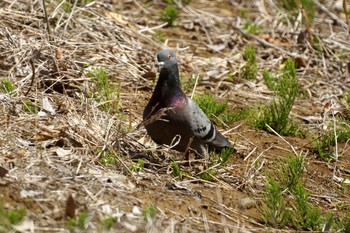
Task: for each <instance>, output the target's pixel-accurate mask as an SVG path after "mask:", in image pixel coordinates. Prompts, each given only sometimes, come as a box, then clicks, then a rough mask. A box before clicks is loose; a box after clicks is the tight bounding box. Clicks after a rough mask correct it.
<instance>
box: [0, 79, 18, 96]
mask: <svg viewBox="0 0 350 233" xmlns="http://www.w3.org/2000/svg"><path fill="white" fill-rule="evenodd" d="M0 90H1V92H6V93H11V92H12V91H13V90H15V87H14V85H13V84H12V82H11V80H10V79H4V80H2V81H1V88H0Z"/></svg>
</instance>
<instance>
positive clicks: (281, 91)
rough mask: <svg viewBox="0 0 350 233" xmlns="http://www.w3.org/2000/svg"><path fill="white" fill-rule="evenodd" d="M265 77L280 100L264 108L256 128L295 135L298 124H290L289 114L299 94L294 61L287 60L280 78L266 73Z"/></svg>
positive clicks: (268, 85)
mask: <svg viewBox="0 0 350 233" xmlns="http://www.w3.org/2000/svg"><path fill="white" fill-rule="evenodd" d="M263 77H264V80H265V83H266V85H267V87H268V88H269V89H270V90H272V91H274V92H275V94H276V96H277V97H278V100H276V99H273V100H272V101H271V102H270V105H269V106H267V107H263V108H262V111H261V116H260V117H259V119H257V120H256V122H255V123H256V126H257V127H258V128H260V129H263V130H266V131H268V132H270V131H271V130H270V129H269V127H268V126H267V125H269V126H270V127H271V128H272V129H274V130H275V131H276V132H277V133H279V134H281V135H295V134H296V132H297V130H298V125H297V124H289V113H290V111H291V110H292V107H293V104H294V101H295V99H296V97H297V95H298V93H299V84H298V79H297V77H296V69H295V64H294V61H293V60H291V59H289V60H287V62H286V64H285V66H284V68H283V70H282V74H281V76H280V77H273V76H272V75H271V74H270V73H269V72H267V71H265V72H264V73H263Z"/></svg>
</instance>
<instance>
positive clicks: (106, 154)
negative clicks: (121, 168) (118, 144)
mask: <svg viewBox="0 0 350 233" xmlns="http://www.w3.org/2000/svg"><path fill="white" fill-rule="evenodd" d="M97 154H99V158H100V162H101V164H102V165H104V166H114V165H116V164H117V160H116V158H115V155H114V154H113V152H112V151H109V150H102V149H100V148H98V149H97Z"/></svg>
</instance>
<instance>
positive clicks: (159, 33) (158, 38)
mask: <svg viewBox="0 0 350 233" xmlns="http://www.w3.org/2000/svg"><path fill="white" fill-rule="evenodd" d="M152 38H153V40H155V41H157V42H159V43H164V42H165V34H164V33H163V32H162V31H156V32H155V33H154V34H153V35H152Z"/></svg>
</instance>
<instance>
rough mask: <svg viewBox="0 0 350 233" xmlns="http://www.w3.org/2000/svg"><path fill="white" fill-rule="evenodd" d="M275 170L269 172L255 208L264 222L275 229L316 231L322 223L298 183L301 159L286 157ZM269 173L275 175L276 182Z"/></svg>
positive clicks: (300, 184)
mask: <svg viewBox="0 0 350 233" xmlns="http://www.w3.org/2000/svg"><path fill="white" fill-rule="evenodd" d="M277 167H278V169H274V170H273V171H270V172H269V173H270V174H269V179H268V184H267V185H266V186H265V190H264V191H265V192H264V194H263V196H262V202H263V204H264V205H263V207H261V208H260V209H259V210H260V213H261V214H262V216H263V219H264V221H265V223H266V224H268V225H272V226H275V227H279V228H283V227H285V226H289V227H294V228H296V229H312V230H319V228H320V226H321V222H322V218H321V213H320V210H319V209H318V208H316V207H314V206H312V204H311V203H310V202H309V193H308V192H307V191H306V190H305V188H304V184H303V180H302V177H303V174H304V159H303V157H301V156H289V157H287V158H286V159H285V160H284V161H281V162H280V163H279V165H278V166H277ZM271 174H275V175H276V179H275V178H273V177H272V175H271ZM290 197H291V198H290ZM291 209H293V211H291Z"/></svg>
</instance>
